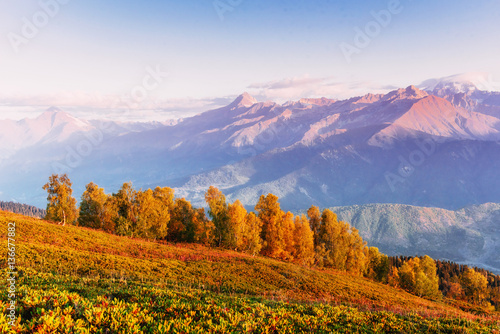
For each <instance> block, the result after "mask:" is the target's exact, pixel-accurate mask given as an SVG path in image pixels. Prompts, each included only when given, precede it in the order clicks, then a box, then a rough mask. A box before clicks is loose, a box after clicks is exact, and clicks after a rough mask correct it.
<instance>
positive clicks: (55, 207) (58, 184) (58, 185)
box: [43, 174, 78, 226]
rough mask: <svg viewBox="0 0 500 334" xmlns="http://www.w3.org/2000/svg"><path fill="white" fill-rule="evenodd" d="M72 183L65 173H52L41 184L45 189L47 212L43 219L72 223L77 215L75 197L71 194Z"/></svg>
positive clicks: (63, 223)
mask: <svg viewBox="0 0 500 334" xmlns="http://www.w3.org/2000/svg"><path fill="white" fill-rule="evenodd" d="M71 186H72V183H71V181H70V179H69V177H68V175H67V174H63V175H58V174H52V175H51V176H50V177H49V182H48V183H46V184H45V185H44V186H43V189H44V190H46V191H47V193H48V196H47V201H48V203H47V214H46V216H45V219H47V220H51V221H58V222H61V223H62V225H63V226H64V225H66V222H68V223H74V222H75V221H76V219H77V217H78V211H77V208H76V199H75V198H74V197H73V196H72V193H73V189H71Z"/></svg>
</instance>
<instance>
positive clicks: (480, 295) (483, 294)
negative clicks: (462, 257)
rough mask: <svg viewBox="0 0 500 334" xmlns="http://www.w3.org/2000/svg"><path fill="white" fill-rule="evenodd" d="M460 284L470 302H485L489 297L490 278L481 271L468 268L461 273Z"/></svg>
mask: <svg viewBox="0 0 500 334" xmlns="http://www.w3.org/2000/svg"><path fill="white" fill-rule="evenodd" d="M460 285H461V286H462V289H463V292H464V294H465V298H467V300H468V301H469V302H471V303H474V304H477V305H481V304H483V303H485V301H486V298H487V297H488V280H487V279H486V277H485V276H483V275H482V274H481V273H478V272H477V271H475V270H474V269H472V268H468V269H467V270H466V271H464V272H463V273H462V274H461V275H460Z"/></svg>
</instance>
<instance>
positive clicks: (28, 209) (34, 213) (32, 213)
mask: <svg viewBox="0 0 500 334" xmlns="http://www.w3.org/2000/svg"><path fill="white" fill-rule="evenodd" d="M0 210H3V211H9V212H14V213H19V214H22V215H25V216H29V217H35V218H43V217H45V214H46V211H45V210H43V209H39V208H37V207H36V206H32V205H27V204H21V203H14V202H2V201H0Z"/></svg>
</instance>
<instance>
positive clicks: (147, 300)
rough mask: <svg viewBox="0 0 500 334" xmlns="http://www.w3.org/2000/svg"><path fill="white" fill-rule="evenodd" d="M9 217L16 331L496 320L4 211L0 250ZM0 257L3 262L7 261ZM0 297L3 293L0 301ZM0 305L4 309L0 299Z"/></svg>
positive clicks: (341, 279) (360, 326) (326, 276)
mask: <svg viewBox="0 0 500 334" xmlns="http://www.w3.org/2000/svg"><path fill="white" fill-rule="evenodd" d="M8 222H15V223H16V234H17V236H16V239H17V240H16V241H17V245H16V246H17V251H16V253H17V254H16V257H17V261H18V263H19V264H20V269H21V271H22V275H21V277H19V278H18V286H19V289H20V290H19V292H20V295H19V296H18V300H19V305H18V306H19V309H18V313H19V314H21V318H20V328H22V329H21V332H23V333H30V332H33V331H35V332H36V331H37V330H39V332H40V333H45V332H50V328H53V329H54V328H56V327H54V326H57V328H56V329H54V331H55V332H65V331H67V332H79V330H82V331H81V332H82V333H83V332H85V331H84V330H83V329H87V330H89V331H90V332H99V330H103V332H105V331H104V329H106V328H110V327H109V326H114V328H115V330H114V332H117V333H118V332H119V333H121V332H131V333H132V332H141V331H144V332H157V331H158V332H159V331H161V330H160V325H161V326H163V327H161V328H164V330H165V332H178V333H181V332H186V333H188V332H189V333H190V332H193V333H198V332H199V333H205V332H234V333H239V332H245V331H249V332H252V331H253V332H258V333H260V332H266V331H267V332H270V333H273V332H276V331H277V332H279V333H281V332H308V331H309V329H315V330H316V331H317V332H330V331H336V330H339V331H340V330H341V329H342V330H343V331H346V332H363V333H377V332H392V333H399V332H401V333H407V332H415V333H416V332H421V331H428V332H444V333H446V332H449V333H456V332H458V333H460V332H464V333H469V332H471V333H472V332H484V333H491V332H493V331H494V330H498V328H499V327H498V326H499V316H498V313H489V312H487V311H485V310H482V309H480V310H479V311H480V313H483V315H481V316H479V315H476V314H471V313H468V312H465V311H462V310H460V309H458V308H456V307H453V306H452V305H450V304H448V303H447V302H446V301H430V300H425V299H421V298H418V297H416V296H413V295H410V294H408V293H406V292H404V291H401V290H399V289H394V288H391V287H389V286H387V285H382V284H379V283H376V282H373V281H370V280H367V279H364V278H361V277H356V276H351V275H348V274H346V273H342V272H336V271H333V270H319V269H316V268H308V267H303V266H299V265H297V264H293V263H285V262H280V261H276V260H272V259H269V258H264V257H252V256H249V255H246V254H241V253H237V252H232V251H227V250H220V249H211V248H207V247H203V246H200V245H194V244H182V245H179V244H177V245H173V244H160V243H154V242H148V241H144V240H139V239H131V238H124V237H118V236H113V235H110V234H106V233H103V232H100V231H95V230H91V229H85V228H80V227H75V226H64V227H63V226H59V225H54V224H50V223H48V222H45V221H43V220H38V219H33V218H28V217H24V216H20V215H16V214H11V213H6V212H0V228H1V230H0V234H1V235H2V247H6V244H7V242H6V239H7V223H8ZM3 254H5V253H3ZM1 262H2V264H3V266H5V264H6V258H5V257H2V258H1ZM5 297H6V291H2V301H5V300H6V298H5ZM75 301H76V302H75ZM103 303H104V304H109V305H112V307H108V306H109V305H108V306H106V307H104V306H103V305H104V304H103ZM0 308H3V309H4V313H5V308H6V304H2V305H0ZM113 312H114V313H113ZM3 321H4V325H5V319H3ZM1 324H2V318H0V328H1ZM44 326H45V327H44ZM51 326H52V327H51ZM64 326H70V327H67V329H66V330H63V329H62V328H65V327H64ZM43 328H45V329H43ZM134 328H135V329H134ZM275 330H276V331H275ZM112 332H113V331H112Z"/></svg>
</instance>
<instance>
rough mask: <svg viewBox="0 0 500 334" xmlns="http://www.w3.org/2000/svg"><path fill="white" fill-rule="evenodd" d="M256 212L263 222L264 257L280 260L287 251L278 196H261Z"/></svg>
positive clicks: (262, 251)
mask: <svg viewBox="0 0 500 334" xmlns="http://www.w3.org/2000/svg"><path fill="white" fill-rule="evenodd" d="M255 211H257V213H258V217H259V219H260V220H261V222H262V240H263V247H262V250H261V253H262V254H263V255H266V256H269V257H274V258H279V257H280V256H281V255H282V253H283V252H284V250H285V240H284V236H283V228H282V225H283V224H282V221H283V215H284V214H283V211H281V208H280V204H279V202H278V196H275V195H273V194H267V196H264V195H261V196H260V198H259V201H258V202H257V204H256V205H255Z"/></svg>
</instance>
